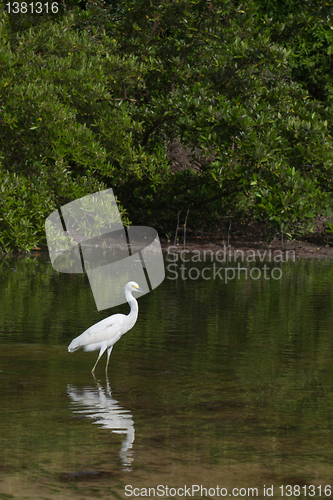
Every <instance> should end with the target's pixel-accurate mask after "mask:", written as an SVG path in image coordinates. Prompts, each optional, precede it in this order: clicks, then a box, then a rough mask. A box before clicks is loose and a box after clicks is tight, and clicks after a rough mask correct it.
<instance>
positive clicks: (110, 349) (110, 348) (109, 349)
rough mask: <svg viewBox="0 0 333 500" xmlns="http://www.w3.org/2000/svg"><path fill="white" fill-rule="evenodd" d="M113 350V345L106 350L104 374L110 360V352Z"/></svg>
mask: <svg viewBox="0 0 333 500" xmlns="http://www.w3.org/2000/svg"><path fill="white" fill-rule="evenodd" d="M112 349H113V345H112V346H111V347H109V348H108V359H107V361H106V367H105V372H106V373H107V372H108V367H109V360H110V354H111V351H112Z"/></svg>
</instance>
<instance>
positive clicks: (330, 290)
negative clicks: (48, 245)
mask: <svg viewBox="0 0 333 500" xmlns="http://www.w3.org/2000/svg"><path fill="white" fill-rule="evenodd" d="M220 265H222V264H219V266H220ZM248 265H250V266H252V267H253V266H257V267H258V268H262V267H263V265H264V263H257V264H256V263H252V264H248ZM267 265H268V266H269V268H270V269H271V268H273V267H274V266H277V267H280V268H281V269H282V272H283V275H282V278H281V279H280V280H274V279H265V278H264V276H263V273H262V276H261V278H259V279H245V273H243V274H242V275H241V276H240V279H234V280H230V281H229V282H228V283H227V284H226V283H224V280H221V279H220V278H218V277H217V279H215V280H213V279H203V278H202V270H203V268H204V267H207V266H208V267H210V266H212V264H211V263H210V262H209V263H195V264H194V263H193V262H189V263H188V264H187V268H186V269H187V271H189V270H190V268H191V267H194V266H195V267H196V268H197V269H198V270H199V271H198V273H196V272H192V274H191V276H196V275H197V274H199V279H197V280H194V279H189V278H188V279H187V280H182V279H180V278H179V279H168V278H174V277H175V273H171V272H169V271H168V272H167V279H165V281H164V282H163V284H162V285H161V286H160V287H158V288H157V289H156V290H155V291H154V292H153V293H152V294H150V295H146V296H144V297H143V296H142V297H141V298H140V302H139V304H140V313H139V319H138V322H137V324H136V325H135V327H134V328H133V329H132V330H131V331H130V332H129V333H127V334H126V335H125V336H124V337H123V338H122V339H121V340H120V341H119V342H118V343H117V344H116V346H115V347H114V349H113V352H112V355H111V359H110V369H109V377H108V379H106V377H105V372H104V366H105V361H106V356H104V357H103V358H102V359H101V361H100V363H99V365H98V367H97V370H96V377H97V379H96V380H95V379H94V378H93V377H92V375H91V373H90V370H91V368H92V366H93V365H94V363H95V360H96V358H97V354H98V353H97V352H96V353H95V352H94V353H84V352H81V351H78V352H76V353H74V354H69V353H68V352H67V345H68V344H69V342H70V341H71V340H72V338H74V337H76V336H77V335H79V334H80V333H81V332H82V331H84V330H85V329H86V328H88V327H89V326H90V325H92V324H93V323H95V322H97V321H99V320H100V319H102V318H104V317H106V316H108V315H110V314H113V313H115V312H123V313H127V312H128V306H127V305H124V306H121V307H119V308H115V309H114V310H109V311H101V312H97V311H96V306H95V303H94V300H93V297H92V294H91V291H90V287H89V283H88V281H87V279H86V278H85V277H84V276H83V275H65V274H60V273H57V272H55V271H53V269H52V267H51V265H50V263H49V261H48V256H47V255H44V254H41V255H39V256H38V255H36V256H35V257H28V258H20V259H14V258H10V257H7V258H3V259H2V260H1V261H0V403H1V411H0V499H1V500H2V499H7V498H15V499H23V498H32V499H89V498H102V499H111V498H115V499H123V498H134V495H132V496H130V493H131V492H133V493H134V488H140V491H139V490H135V493H136V494H138V493H141V497H143V498H144V493H145V491H144V490H141V488H147V489H148V488H157V486H158V485H160V486H161V487H162V488H164V491H165V487H166V486H168V487H169V488H183V487H184V485H186V486H187V487H191V486H192V485H198V486H201V485H202V486H203V487H204V488H207V492H206V491H205V490H203V491H202V492H200V491H199V492H196V493H195V497H196V498H202V497H207V498H208V497H210V496H213V497H216V498H217V497H218V496H217V493H216V488H217V486H219V488H225V489H226V490H223V492H224V494H225V496H229V494H231V491H232V488H239V489H240V488H246V495H243V494H242V495H239V496H245V498H249V495H248V494H247V488H258V497H262V498H263V497H264V485H265V486H266V488H267V487H271V486H272V485H273V486H274V494H273V496H274V497H280V495H281V489H280V488H279V487H280V486H281V485H284V487H285V488H286V487H287V485H291V486H292V488H294V486H295V485H299V486H301V487H302V489H301V494H300V496H299V498H304V496H305V495H304V493H305V488H304V487H307V488H308V490H307V491H308V492H310V493H311V492H313V491H314V492H315V498H325V494H324V487H325V486H326V485H330V484H332V483H333V479H332V477H333V475H332V466H333V463H332V449H333V363H332V359H333V335H332V333H333V332H332V330H333V327H332V320H333V317H332V311H333V303H332V302H333V287H332V284H333V261H330V260H302V261H297V262H288V263H283V264H280V263H279V264H274V263H268V264H267ZM174 269H175V268H173V270H174ZM205 276H206V277H207V276H212V273H211V274H209V271H207V272H206V274H205ZM126 485H127V490H125V486H126ZM309 485H314V486H315V488H316V489H315V490H313V489H312V490H310V489H309ZM320 486H321V487H322V490H321V495H320V488H319V487H320ZM209 488H213V489H215V493H214V491H213V490H211V492H209V491H208V490H209ZM161 491H162V490H161V489H160V492H161ZM244 491H245V490H244ZM244 491H243V490H242V493H244ZM289 491H290V490H289ZM293 491H296V493H297V488H296V490H293ZM126 492H127V493H128V496H126V494H125V493H126ZM326 492H327V494H328V496H329V490H326ZM180 493H181V492H180ZM151 495H153V492H151ZM156 496H157V495H156ZM174 496H175V492H174V491H173V490H171V492H170V491H169V492H168V494H165V495H164V497H163V496H160V497H159V498H173V497H174ZM284 496H285V497H286V489H285V490H284ZM295 496H297V495H295ZM310 496H311V495H310ZM250 497H251V495H250ZM266 497H267V495H266ZM151 498H152V496H151ZM176 498H181V496H180V495H176ZM312 498H314V497H313V496H312Z"/></svg>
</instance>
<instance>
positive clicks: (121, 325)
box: [68, 281, 147, 375]
mask: <svg viewBox="0 0 333 500" xmlns="http://www.w3.org/2000/svg"><path fill="white" fill-rule="evenodd" d="M124 292H125V297H126V300H127V302H128V304H129V306H130V308H131V310H130V313H129V314H127V315H126V314H113V315H112V316H109V317H108V318H105V319H102V321H99V322H98V323H96V324H95V325H93V326H91V327H90V328H88V330H86V331H85V332H83V333H81V335H79V336H78V337H76V338H75V339H74V340H72V342H71V343H70V344H69V346H68V352H74V351H76V350H77V349H80V347H83V349H84V350H85V351H97V350H98V349H100V351H99V355H98V358H97V361H96V363H95V365H94V368H93V369H92V370H91V373H92V374H93V375H94V372H95V368H96V366H97V363H98V361H99V360H100V357H101V356H102V354H103V353H104V352H105V351H106V349H107V355H108V357H107V361H106V367H105V371H106V372H107V371H108V366H109V359H110V354H111V351H112V348H113V346H114V344H115V343H116V342H117V341H118V340H119V339H120V337H121V336H122V335H124V333H126V332H128V330H130V329H131V328H133V326H134V325H135V323H136V320H137V319H138V313H139V306H138V301H137V300H136V299H135V298H134V297H133V295H132V293H133V292H142V293H147V292H145V291H144V290H142V288H140V287H139V285H138V284H137V283H135V281H129V282H128V283H127V284H126V285H125V289H124Z"/></svg>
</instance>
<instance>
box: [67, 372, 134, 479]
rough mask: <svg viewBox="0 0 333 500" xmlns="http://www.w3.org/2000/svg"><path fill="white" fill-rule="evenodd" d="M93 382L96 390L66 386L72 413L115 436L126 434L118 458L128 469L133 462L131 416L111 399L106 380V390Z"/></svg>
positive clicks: (132, 426) (132, 424) (109, 388)
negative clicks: (81, 415) (89, 419)
mask: <svg viewBox="0 0 333 500" xmlns="http://www.w3.org/2000/svg"><path fill="white" fill-rule="evenodd" d="M95 381H96V388H94V387H85V388H84V389H77V388H76V387H73V386H72V385H70V384H69V385H68V386H67V391H68V395H69V396H70V398H71V400H72V404H73V405H74V407H75V408H76V409H75V410H74V413H80V414H85V415H86V417H87V418H92V419H94V420H96V421H95V422H94V423H96V424H98V425H100V426H102V427H103V428H105V429H111V430H112V432H114V433H115V434H126V438H125V440H124V441H123V443H122V446H121V450H120V452H119V456H120V458H121V460H122V463H123V465H124V466H125V467H130V466H131V464H132V462H133V457H132V452H131V449H132V447H133V443H134V439H135V432H134V422H133V419H132V415H131V413H130V411H129V410H124V409H123V408H122V407H121V406H120V405H119V403H118V401H117V400H116V399H114V398H113V397H112V394H111V387H110V384H109V381H108V380H106V390H104V389H103V387H102V386H101V385H100V383H99V382H98V381H97V380H96V379H95ZM81 408H83V409H81ZM128 470H131V469H130V468H129V469H128Z"/></svg>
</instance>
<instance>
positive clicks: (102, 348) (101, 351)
mask: <svg viewBox="0 0 333 500" xmlns="http://www.w3.org/2000/svg"><path fill="white" fill-rule="evenodd" d="M105 349H106V347H104V346H102V347H101V350H100V351H99V355H98V358H97V361H96V363H95V364H94V368H93V369H92V370H91V373H92V374H93V375H94V373H95V368H96V366H97V363H98V362H99V360H100V357H101V356H102V354H103V353H104V351H105Z"/></svg>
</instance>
